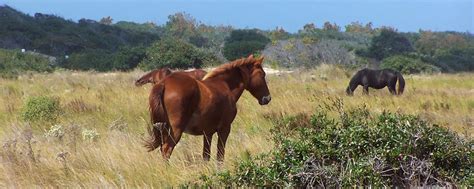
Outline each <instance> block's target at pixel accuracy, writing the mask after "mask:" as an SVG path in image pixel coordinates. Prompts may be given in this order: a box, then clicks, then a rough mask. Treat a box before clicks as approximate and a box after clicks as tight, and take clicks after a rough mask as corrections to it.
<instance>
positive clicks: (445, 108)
mask: <svg viewBox="0 0 474 189" xmlns="http://www.w3.org/2000/svg"><path fill="white" fill-rule="evenodd" d="M141 74H142V72H139V71H135V72H131V73H93V72H67V71H58V72H55V73H52V74H35V75H24V76H22V77H21V78H19V79H17V80H5V79H0V125H1V127H0V141H1V142H2V145H3V148H1V149H0V187H21V188H26V187H28V188H29V187H154V188H159V187H170V186H178V185H180V184H182V183H185V182H192V181H194V180H197V178H199V177H200V176H201V175H202V174H210V173H213V172H216V171H220V170H225V169H233V167H232V165H233V163H232V162H234V161H236V160H239V159H241V158H242V157H244V156H247V155H248V154H258V153H262V152H267V151H269V150H271V148H272V144H271V143H270V142H269V140H267V139H268V138H269V137H270V133H269V130H270V128H271V126H272V125H271V121H270V120H269V119H272V118H275V115H278V116H285V115H293V114H297V113H311V112H312V111H313V110H315V109H316V108H318V106H319V105H322V104H324V103H325V102H328V101H329V100H330V99H331V98H342V99H343V101H344V104H345V106H347V108H350V107H355V106H360V105H366V106H367V107H368V108H369V109H370V110H371V111H373V112H382V111H384V110H390V111H401V112H404V113H411V114H420V115H421V116H423V117H424V118H426V119H427V120H429V121H432V122H434V123H438V124H440V125H443V126H446V127H449V128H450V129H452V130H454V131H456V132H458V133H460V134H462V135H464V136H467V137H472V135H473V134H474V125H473V124H474V123H473V122H474V116H473V115H474V74H468V73H464V74H439V75H412V76H405V79H406V82H407V84H406V86H407V87H406V90H405V93H404V95H403V96H399V97H398V96H391V95H389V92H388V90H387V89H383V90H378V91H377V90H371V91H370V95H369V96H364V95H362V92H361V89H360V88H359V89H357V90H356V92H355V95H354V96H352V97H348V96H346V95H345V94H344V91H345V90H344V89H345V87H346V85H347V83H348V81H349V77H350V76H351V74H352V73H351V72H347V71H344V70H342V69H338V68H336V67H332V66H327V65H323V66H320V67H319V68H318V69H315V70H311V71H304V72H297V73H291V74H283V75H280V76H277V75H268V76H267V77H268V78H267V80H268V85H269V87H270V91H271V94H272V102H271V103H270V104H269V105H267V106H259V105H258V103H257V100H255V99H254V98H253V97H251V95H249V94H248V93H247V92H246V93H244V95H243V96H242V98H241V99H240V101H239V103H238V108H239V112H238V114H237V117H236V119H235V121H234V123H233V125H232V131H231V134H230V136H229V140H228V142H227V147H226V160H225V163H224V164H223V165H219V164H217V163H216V161H215V159H212V160H211V161H210V162H203V161H202V160H201V153H202V138H201V137H195V136H190V135H184V136H183V138H182V140H181V141H180V142H179V144H178V145H177V147H176V149H175V151H174V153H173V155H172V157H171V160H170V162H169V163H166V162H164V161H163V160H162V159H161V156H160V154H159V153H158V152H152V153H147V152H146V149H145V148H143V147H142V139H143V138H144V137H146V127H147V126H148V124H149V115H148V107H147V98H148V92H149V90H150V86H145V87H142V88H137V87H135V86H134V85H133V81H134V79H136V78H138V77H139V76H140V75H141ZM39 95H47V96H52V97H57V98H59V99H60V102H61V108H62V110H63V113H62V115H61V116H60V119H59V120H58V122H57V123H46V122H43V123H25V122H24V121H22V120H21V117H20V112H21V108H22V106H23V105H24V103H25V101H26V100H27V99H28V98H29V97H32V96H39ZM278 116H277V117H278ZM53 125H56V126H57V127H58V128H60V129H59V130H61V132H62V133H61V132H59V133H61V134H59V135H61V136H60V137H59V136H58V135H54V134H49V133H51V132H53V131H51V130H50V128H51V126H53ZM84 131H91V132H92V133H96V134H98V136H97V137H96V138H95V140H90V138H87V137H88V136H83V134H84V133H83V132H84ZM84 137H85V138H84ZM216 139H217V137H214V141H213V142H212V150H211V151H212V152H211V153H212V158H215V156H216Z"/></svg>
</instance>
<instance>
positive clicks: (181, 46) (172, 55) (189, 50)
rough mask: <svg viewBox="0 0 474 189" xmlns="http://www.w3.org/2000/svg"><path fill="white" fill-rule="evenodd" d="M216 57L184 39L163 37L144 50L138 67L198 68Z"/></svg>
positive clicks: (147, 68) (210, 62) (148, 68)
mask: <svg viewBox="0 0 474 189" xmlns="http://www.w3.org/2000/svg"><path fill="white" fill-rule="evenodd" d="M216 59H217V58H215V56H213V55H212V54H210V53H207V52H205V51H203V50H200V49H198V48H196V47H195V46H193V45H192V44H190V43H187V42H186V41H184V40H180V39H176V38H164V39H162V40H160V41H158V42H156V43H154V44H153V45H152V46H151V47H149V48H148V49H147V50H146V57H145V59H143V61H141V62H140V64H139V67H140V68H142V69H144V70H151V69H156V68H161V67H169V68H183V69H185V68H190V67H194V68H200V67H201V66H202V65H203V64H212V62H214V61H216Z"/></svg>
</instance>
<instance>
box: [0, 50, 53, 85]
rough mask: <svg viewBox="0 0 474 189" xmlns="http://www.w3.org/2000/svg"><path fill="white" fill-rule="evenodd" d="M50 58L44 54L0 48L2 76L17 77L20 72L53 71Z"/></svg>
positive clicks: (0, 74) (0, 73) (0, 75)
mask: <svg viewBox="0 0 474 189" xmlns="http://www.w3.org/2000/svg"><path fill="white" fill-rule="evenodd" d="M52 70H53V68H52V66H51V62H50V60H49V59H48V58H47V57H46V56H43V55H40V54H34V53H22V52H20V50H19V49H17V50H7V49H0V77H4V78H15V77H17V76H18V75H19V74H21V73H24V72H27V71H32V72H51V71H52Z"/></svg>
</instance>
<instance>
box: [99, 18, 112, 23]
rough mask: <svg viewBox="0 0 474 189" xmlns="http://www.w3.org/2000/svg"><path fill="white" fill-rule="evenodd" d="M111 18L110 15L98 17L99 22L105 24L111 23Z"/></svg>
mask: <svg viewBox="0 0 474 189" xmlns="http://www.w3.org/2000/svg"><path fill="white" fill-rule="evenodd" d="M112 21H113V19H112V18H111V17H110V16H107V17H104V18H102V19H100V21H99V23H101V24H105V25H112Z"/></svg>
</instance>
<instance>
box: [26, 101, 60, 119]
mask: <svg viewBox="0 0 474 189" xmlns="http://www.w3.org/2000/svg"><path fill="white" fill-rule="evenodd" d="M60 114H61V107H60V105H59V99H57V98H53V97H47V96H38V97H31V98H29V99H28V100H27V101H26V103H25V105H24V106H23V109H22V112H21V117H22V118H23V120H25V121H28V122H37V121H45V122H55V121H56V120H57V119H58V117H59V116H60Z"/></svg>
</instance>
